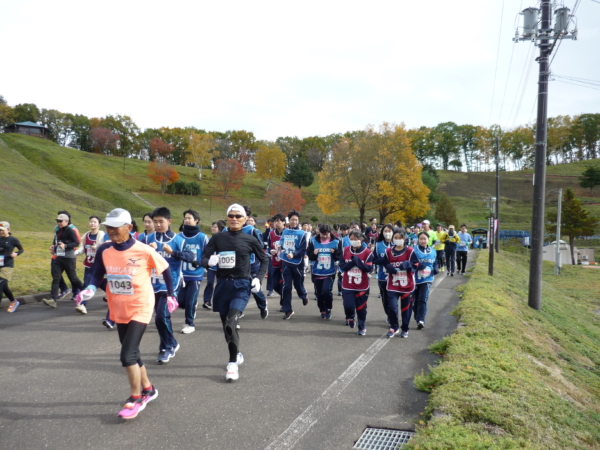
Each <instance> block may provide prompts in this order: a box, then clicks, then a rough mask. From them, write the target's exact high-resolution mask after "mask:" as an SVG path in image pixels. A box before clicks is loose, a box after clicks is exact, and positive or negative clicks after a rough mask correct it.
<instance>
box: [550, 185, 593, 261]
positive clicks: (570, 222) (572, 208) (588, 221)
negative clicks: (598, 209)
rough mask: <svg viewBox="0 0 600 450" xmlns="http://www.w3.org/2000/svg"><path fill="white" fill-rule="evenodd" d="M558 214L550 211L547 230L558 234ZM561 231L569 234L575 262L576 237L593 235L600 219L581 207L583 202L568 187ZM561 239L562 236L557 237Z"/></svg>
mask: <svg viewBox="0 0 600 450" xmlns="http://www.w3.org/2000/svg"><path fill="white" fill-rule="evenodd" d="M557 216H558V214H557V213H556V212H549V213H548V215H547V217H548V222H551V223H550V225H547V226H546V231H548V232H549V233H555V234H556V221H557V218H558V217H557ZM560 222H561V225H560V227H561V228H560V232H561V234H562V235H565V236H568V238H569V246H570V247H571V261H572V263H573V264H576V262H575V238H577V237H579V236H592V235H593V234H594V233H595V231H596V227H597V226H598V223H600V221H599V220H598V218H597V217H594V216H590V213H589V212H587V211H586V210H585V209H583V208H582V207H581V202H580V201H579V200H578V199H576V198H575V193H574V192H573V190H572V189H571V188H567V190H566V191H565V193H564V195H563V202H562V211H561V217H560ZM556 240H557V241H560V236H557V237H556Z"/></svg>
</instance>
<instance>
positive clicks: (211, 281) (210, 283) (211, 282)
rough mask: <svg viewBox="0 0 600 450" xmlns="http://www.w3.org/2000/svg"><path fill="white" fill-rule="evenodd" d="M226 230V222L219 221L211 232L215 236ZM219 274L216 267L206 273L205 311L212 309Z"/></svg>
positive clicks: (214, 223) (212, 227) (203, 303)
mask: <svg viewBox="0 0 600 450" xmlns="http://www.w3.org/2000/svg"><path fill="white" fill-rule="evenodd" d="M224 229H225V222H223V221H222V220H217V221H216V222H213V223H212V225H211V227H210V231H211V232H212V235H213V236H214V235H215V234H216V233H220V232H221V231H223V230H224ZM216 274H217V268H216V267H209V268H208V270H207V271H206V287H205V288H204V301H203V302H202V307H203V308H204V309H212V297H213V292H214V289H215V275H216Z"/></svg>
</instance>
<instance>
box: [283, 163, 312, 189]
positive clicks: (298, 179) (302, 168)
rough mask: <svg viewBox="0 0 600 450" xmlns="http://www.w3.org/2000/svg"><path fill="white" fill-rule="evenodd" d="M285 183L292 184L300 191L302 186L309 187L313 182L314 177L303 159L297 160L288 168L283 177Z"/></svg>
mask: <svg viewBox="0 0 600 450" xmlns="http://www.w3.org/2000/svg"><path fill="white" fill-rule="evenodd" d="M283 181H285V182H286V183H292V184H293V185H294V186H298V187H299V188H300V189H302V186H310V185H311V184H313V183H314V181H315V176H314V175H313V173H312V171H311V170H310V166H309V165H308V163H307V162H306V160H305V159H302V158H298V159H296V161H294V162H293V163H292V164H290V165H289V166H288V170H287V172H286V173H285V176H284V177H283Z"/></svg>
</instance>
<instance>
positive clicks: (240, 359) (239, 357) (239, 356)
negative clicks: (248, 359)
mask: <svg viewBox="0 0 600 450" xmlns="http://www.w3.org/2000/svg"><path fill="white" fill-rule="evenodd" d="M236 362H237V365H238V366H241V365H242V364H244V355H242V352H238V354H237V361H236Z"/></svg>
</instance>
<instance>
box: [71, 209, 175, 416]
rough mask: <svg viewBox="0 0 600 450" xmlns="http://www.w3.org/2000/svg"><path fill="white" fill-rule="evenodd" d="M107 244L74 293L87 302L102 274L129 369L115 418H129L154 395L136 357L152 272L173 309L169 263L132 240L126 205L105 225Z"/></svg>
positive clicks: (150, 293)
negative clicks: (125, 392) (159, 279)
mask: <svg viewBox="0 0 600 450" xmlns="http://www.w3.org/2000/svg"><path fill="white" fill-rule="evenodd" d="M103 225H105V226H106V232H107V233H108V235H109V236H110V240H111V242H110V243H109V244H105V245H102V246H101V247H100V248H98V251H97V253H96V263H95V264H94V266H93V272H92V278H91V281H90V285H88V286H87V287H86V289H85V290H84V291H83V292H81V294H80V295H79V296H78V297H77V302H78V303H81V302H83V301H86V300H89V299H90V298H92V297H93V296H94V293H95V292H96V286H99V285H100V283H101V282H102V280H103V279H104V276H105V275H106V277H107V279H108V286H109V287H108V288H107V291H106V293H107V296H108V304H109V307H110V311H111V316H112V317H111V319H112V320H114V321H115V322H116V323H117V331H118V333H119V341H120V342H121V364H122V365H123V367H125V370H126V371H127V378H128V379H129V386H130V388H131V392H130V396H129V398H128V399H127V400H126V401H125V404H124V405H123V409H121V411H120V412H119V414H118V416H119V417H121V418H123V419H133V418H135V417H136V416H137V415H138V414H139V413H140V411H142V410H143V409H144V408H145V407H146V405H147V404H148V402H150V401H152V400H154V399H155V398H156V397H157V396H158V391H157V390H156V389H155V388H154V386H153V385H152V383H151V382H150V379H149V378H148V374H147V372H146V367H145V366H144V363H143V362H142V360H141V359H140V342H141V340H142V336H143V334H144V331H145V330H146V327H147V325H148V323H149V322H150V319H151V318H152V307H153V305H154V295H153V289H152V282H151V278H150V277H151V273H152V274H154V276H156V275H162V276H163V277H164V283H165V285H166V289H167V291H168V292H169V305H170V307H171V308H176V307H177V306H176V305H177V301H176V299H175V298H174V297H173V283H172V279H171V273H170V271H169V264H168V263H167V261H165V259H164V258H163V257H162V256H161V255H160V254H159V253H157V252H155V251H153V250H152V249H151V248H150V247H148V246H146V245H144V244H142V243H141V242H138V241H136V240H135V239H134V238H133V237H132V236H131V235H130V234H129V233H130V230H131V229H132V226H131V215H130V214H129V212H127V211H126V210H124V209H121V208H117V209H113V210H112V211H111V212H109V213H108V215H107V216H106V221H105V222H104V223H103Z"/></svg>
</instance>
